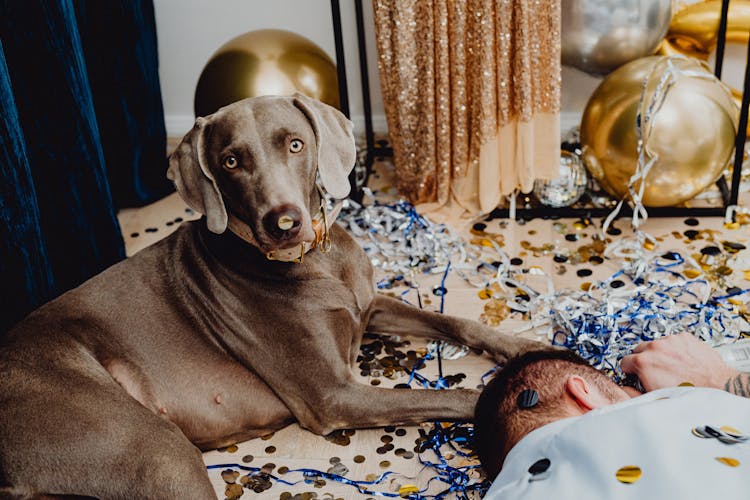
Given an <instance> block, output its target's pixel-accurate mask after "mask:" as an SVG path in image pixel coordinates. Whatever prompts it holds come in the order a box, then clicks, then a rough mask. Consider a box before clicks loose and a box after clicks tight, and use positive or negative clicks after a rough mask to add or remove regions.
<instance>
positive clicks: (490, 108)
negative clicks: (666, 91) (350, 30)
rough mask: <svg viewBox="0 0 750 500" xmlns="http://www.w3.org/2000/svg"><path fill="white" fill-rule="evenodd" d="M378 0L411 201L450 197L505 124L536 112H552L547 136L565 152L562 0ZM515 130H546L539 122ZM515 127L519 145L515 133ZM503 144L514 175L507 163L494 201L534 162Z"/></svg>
mask: <svg viewBox="0 0 750 500" xmlns="http://www.w3.org/2000/svg"><path fill="white" fill-rule="evenodd" d="M373 5H374V10H375V31H376V38H377V48H378V66H379V70H380V80H381V86H382V90H383V100H384V103H385V111H386V117H387V120H388V129H389V135H390V139H391V143H392V145H393V151H394V159H395V164H396V169H397V177H398V188H399V190H400V192H401V193H402V195H404V196H406V197H407V198H409V199H410V201H412V202H415V203H421V202H434V201H436V202H438V203H439V204H445V203H447V202H448V200H449V199H450V198H451V194H452V189H451V185H452V183H453V182H454V181H455V180H456V179H460V178H462V177H463V176H466V174H467V171H468V170H469V169H470V168H471V167H472V166H475V167H476V166H477V165H478V163H479V162H480V151H481V148H482V146H483V145H485V144H487V143H488V142H489V141H494V146H493V147H495V148H497V144H498V140H497V136H498V134H500V130H501V129H502V128H503V127H507V126H513V127H515V125H516V124H518V123H525V122H533V120H534V119H535V117H536V116H538V115H540V114H542V115H545V116H547V115H551V116H553V117H556V119H555V120H551V122H553V123H556V124H557V127H558V129H557V130H558V132H557V134H558V135H557V137H555V141H547V142H550V143H554V142H556V143H557V146H556V149H557V151H555V152H554V153H559V140H558V139H559V109H560V0H466V1H461V0H433V1H422V0H374V1H373ZM509 130H510V129H509ZM519 130H521V131H522V132H523V131H529V130H530V133H535V134H540V132H541V133H543V132H544V131H543V130H540V127H539V126H535V127H534V126H532V127H526V128H522V129H519ZM511 132H512V135H513V141H512V142H513V144H516V143H518V142H519V140H518V138H517V137H516V136H517V135H518V133H519V132H518V130H516V128H512V130H511ZM529 140H530V141H532V143H533V140H534V138H533V137H531V138H529ZM499 142H500V145H501V146H502V147H503V148H505V151H501V152H500V156H503V157H505V158H511V160H510V161H511V162H512V163H513V168H514V169H515V170H516V178H515V179H511V178H509V175H512V172H511V174H508V172H507V168H503V169H502V175H499V174H498V177H499V179H492V182H493V183H494V182H497V183H498V186H497V190H496V191H497V196H496V198H497V199H498V200H499V197H500V194H507V193H509V192H512V191H513V190H514V189H515V188H516V187H519V186H521V185H522V184H523V186H522V187H526V188H528V184H529V182H528V179H529V178H531V179H532V181H533V175H531V176H530V175H529V170H531V171H533V170H534V168H535V165H534V161H533V158H529V155H528V154H525V153H524V154H515V153H514V152H512V151H511V152H509V151H507V149H508V146H507V145H506V143H507V142H508V141H502V140H501V141H499ZM510 147H511V148H514V147H515V145H512V146H510ZM486 156H487V155H486V154H485V155H484V157H486ZM490 156H497V154H496V152H495V153H493V154H492V155H490ZM549 171H550V168H548V169H547V176H549ZM482 176H483V174H481V173H480V174H479V177H480V178H479V180H478V182H479V183H481V182H482ZM493 189H494V187H493ZM453 195H454V196H455V192H454V193H453ZM489 199H493V200H494V199H495V198H493V197H492V196H490V197H489ZM485 204H486V203H485Z"/></svg>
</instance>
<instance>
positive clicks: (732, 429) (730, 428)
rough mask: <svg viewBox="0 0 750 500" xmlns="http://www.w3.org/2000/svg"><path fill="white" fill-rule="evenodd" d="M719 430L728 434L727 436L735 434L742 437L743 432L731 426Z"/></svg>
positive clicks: (724, 426)
mask: <svg viewBox="0 0 750 500" xmlns="http://www.w3.org/2000/svg"><path fill="white" fill-rule="evenodd" d="M719 430H720V431H722V432H726V433H727V434H734V435H736V436H741V435H742V432H741V431H738V430H737V429H735V428H734V427H730V426H729V425H722V426H721V427H719Z"/></svg>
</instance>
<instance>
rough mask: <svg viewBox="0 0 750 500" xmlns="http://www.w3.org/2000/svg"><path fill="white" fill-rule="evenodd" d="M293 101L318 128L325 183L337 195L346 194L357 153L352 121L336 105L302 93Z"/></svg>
mask: <svg viewBox="0 0 750 500" xmlns="http://www.w3.org/2000/svg"><path fill="white" fill-rule="evenodd" d="M293 102H294V105H295V106H296V107H297V108H299V110H300V111H302V112H303V113H304V114H305V116H306V117H307V119H308V120H309V121H310V124H311V125H312V128H313V131H314V132H315V140H316V141H317V143H318V172H320V178H321V180H322V181H323V187H324V188H325V190H326V191H328V192H329V193H330V194H331V196H333V197H335V198H344V197H346V195H348V194H349V189H350V185H349V172H351V170H352V168H354V162H355V160H356V157H357V148H356V146H355V145H354V133H353V132H352V126H353V125H352V122H350V121H349V120H348V119H347V118H346V117H345V116H344V115H343V114H342V113H341V112H340V111H339V110H337V109H336V108H334V107H332V106H329V105H328V104H324V103H322V102H320V101H316V100H315V99H311V98H309V97H307V96H305V95H302V94H300V93H296V94H294V97H293Z"/></svg>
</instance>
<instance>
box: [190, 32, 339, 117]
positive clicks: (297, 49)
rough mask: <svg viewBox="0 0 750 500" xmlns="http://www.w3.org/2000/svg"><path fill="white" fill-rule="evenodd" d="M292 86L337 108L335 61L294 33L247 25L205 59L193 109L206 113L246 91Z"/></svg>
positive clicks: (284, 91)
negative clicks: (248, 28) (245, 31)
mask: <svg viewBox="0 0 750 500" xmlns="http://www.w3.org/2000/svg"><path fill="white" fill-rule="evenodd" d="M295 92H300V93H302V94H305V95H307V96H309V97H312V98H314V99H318V100H320V101H323V102H324V103H326V104H329V105H331V106H334V107H336V108H338V107H339V88H338V75H337V73H336V64H334V62H333V61H332V60H331V58H330V57H328V55H327V54H326V53H325V52H324V51H323V50H322V49H321V48H320V47H318V46H317V45H315V44H314V43H313V42H311V41H310V40H308V39H307V38H305V37H303V36H300V35H297V34H296V33H292V32H290V31H284V30H259V31H251V32H249V33H245V34H244V35H240V36H238V37H237V38H234V39H232V40H230V41H229V42H227V43H225V44H224V45H222V46H221V47H220V48H219V50H217V51H216V53H214V55H213V56H211V59H209V61H208V63H206V67H205V68H203V72H202V73H201V76H200V79H199V80H198V86H197V87H196V89H195V114H196V116H206V115H210V114H211V113H213V112H214V111H216V110H218V109H219V108H221V107H222V106H226V105H227V104H231V103H233V102H235V101H239V100H240V99H244V98H246V97H256V96H261V95H291V94H294V93H295Z"/></svg>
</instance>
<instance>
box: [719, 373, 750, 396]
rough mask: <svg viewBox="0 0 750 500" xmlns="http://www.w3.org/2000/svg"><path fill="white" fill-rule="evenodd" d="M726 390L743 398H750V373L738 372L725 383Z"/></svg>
mask: <svg viewBox="0 0 750 500" xmlns="http://www.w3.org/2000/svg"><path fill="white" fill-rule="evenodd" d="M724 390H725V391H727V392H731V393H732V394H736V395H738V396H742V397H743V398H750V373H738V374H737V375H735V376H734V377H731V378H730V379H729V380H727V383H726V384H724Z"/></svg>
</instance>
